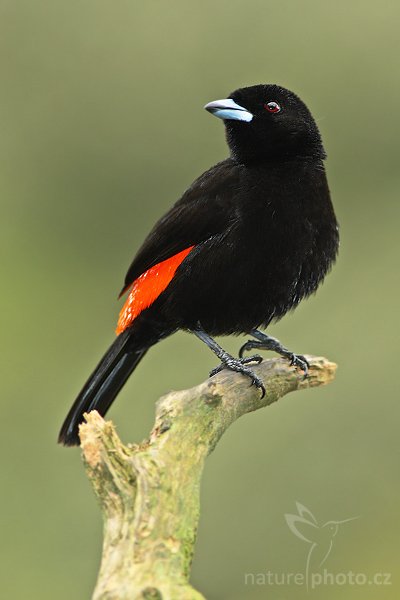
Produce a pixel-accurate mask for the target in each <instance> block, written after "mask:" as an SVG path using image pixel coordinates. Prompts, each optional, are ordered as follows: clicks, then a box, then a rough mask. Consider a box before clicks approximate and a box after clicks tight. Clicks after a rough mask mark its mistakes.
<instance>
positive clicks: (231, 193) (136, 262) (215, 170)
mask: <svg viewBox="0 0 400 600" xmlns="http://www.w3.org/2000/svg"><path fill="white" fill-rule="evenodd" d="M239 178H240V168H239V166H238V165H237V164H236V163H234V162H233V161H232V160H231V159H227V160H224V161H222V162H220V163H218V164H217V165H215V166H214V167H212V168H211V169H209V170H208V171H206V172H205V173H203V175H201V176H200V177H199V178H198V179H196V180H195V181H194V182H193V183H192V185H191V186H190V188H188V189H187V190H186V192H185V193H184V194H183V196H182V197H181V198H180V199H179V200H178V201H177V202H176V203H175V204H174V206H173V207H172V208H171V209H170V210H169V211H168V212H167V213H166V214H165V215H164V216H163V217H162V218H161V219H160V220H159V221H158V222H157V223H156V224H155V226H154V227H153V229H152V230H151V232H150V233H149V235H148V236H147V238H146V239H145V241H144V242H143V245H142V247H141V248H140V249H139V251H138V253H137V254H136V256H135V258H134V259H133V262H132V264H131V266H130V267H129V269H128V272H127V274H126V277H125V284H124V287H123V289H122V292H121V295H122V294H123V293H124V291H125V290H126V289H127V288H128V287H129V286H130V285H131V284H132V283H133V282H134V281H135V279H137V278H138V277H139V275H141V274H142V273H144V272H145V271H147V269H150V268H151V267H153V266H154V265H156V264H157V263H159V262H161V261H163V260H166V259H167V258H170V257H171V256H173V255H174V254H177V253H178V252H181V251H182V250H185V248H188V247H189V246H193V245H196V244H199V243H200V242H204V241H205V240H207V239H208V238H210V237H212V236H213V235H216V234H218V233H222V232H223V231H225V229H226V228H227V227H228V226H229V222H230V220H231V219H232V217H234V216H235V208H234V205H235V202H234V199H235V195H236V194H237V189H238V184H239Z"/></svg>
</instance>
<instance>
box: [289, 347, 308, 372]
mask: <svg viewBox="0 0 400 600" xmlns="http://www.w3.org/2000/svg"><path fill="white" fill-rule="evenodd" d="M288 358H289V360H290V365H291V366H294V367H297V368H298V369H301V370H302V371H304V375H303V379H306V378H307V377H308V371H309V369H310V363H309V362H308V360H307V359H306V357H305V356H303V355H302V354H293V352H292V353H291V354H290V356H288Z"/></svg>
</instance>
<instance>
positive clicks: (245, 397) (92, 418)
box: [80, 357, 336, 600]
mask: <svg viewBox="0 0 400 600" xmlns="http://www.w3.org/2000/svg"><path fill="white" fill-rule="evenodd" d="M308 359H309V362H310V373H309V377H308V378H307V379H306V380H303V378H302V375H301V373H299V372H298V371H296V370H295V369H294V368H293V367H290V366H289V365H288V362H287V361H286V360H284V359H272V360H267V361H264V362H262V363H261V364H260V365H258V366H256V367H254V370H255V371H256V372H257V373H258V375H259V376H261V377H262V379H263V381H264V383H265V387H266V390H267V393H266V395H265V397H264V398H262V399H261V398H260V393H259V391H258V390H257V389H256V388H255V387H254V386H252V387H249V383H248V379H246V378H244V377H243V376H241V375H237V374H234V373H232V372H229V371H223V372H222V373H220V374H219V375H217V376H215V377H213V378H212V379H208V380H207V381H206V382H204V383H202V384H201V385H198V386H197V387H194V388H192V389H189V390H184V391H180V392H171V393H170V394H168V395H166V396H164V397H163V398H161V399H160V400H159V401H158V403H157V410H156V420H155V425H154V428H153V430H152V432H151V434H150V438H149V440H146V441H145V442H143V443H142V444H139V445H128V446H125V445H123V444H122V442H121V441H120V439H119V438H118V436H117V434H116V432H115V429H114V426H113V424H112V423H111V422H105V421H104V420H103V419H102V418H101V417H100V415H99V414H98V413H97V412H95V411H93V412H91V413H90V414H89V415H87V416H86V420H87V423H85V424H83V425H81V428H80V438H81V445H82V451H83V458H84V462H85V466H86V470H87V474H88V476H89V479H90V480H91V482H92V485H93V487H94V491H95V493H96V496H97V498H98V500H99V502H100V506H101V509H102V512H103V517H104V543H103V557H102V561H101V567H100V573H99V577H98V581H97V585H96V589H95V592H94V596H93V598H94V599H95V600H100V599H101V600H105V599H107V600H128V599H129V600H138V599H141V600H145V599H146V600H150V599H152V600H161V599H163V600H200V599H202V598H203V596H202V595H201V594H200V593H199V592H197V591H196V590H194V589H193V588H192V587H191V586H190V584H189V583H188V580H189V573H190V565H191V561H192V555H193V548H194V542H195V539H196V532H197V525H198V520H199V491H200V480H201V474H202V471H203V466H204V460H205V458H206V457H207V455H208V454H209V453H210V452H211V451H212V450H213V449H214V447H215V445H216V444H217V442H218V440H219V439H220V437H221V436H222V434H223V433H224V431H226V429H227V428H228V427H229V426H230V425H231V423H233V422H234V421H235V420H236V419H238V418H239V417H240V416H241V415H243V414H245V413H248V412H251V411H254V410H257V409H259V408H262V407H264V406H268V405H269V404H272V403H273V402H275V401H276V400H278V399H279V398H281V397H282V396H284V395H285V394H287V393H288V392H292V391H295V390H301V389H305V388H308V387H314V386H318V385H324V384H327V383H329V382H331V381H332V380H333V378H334V374H335V370H336V365H335V364H334V363H331V362H329V361H328V360H326V359H325V358H315V357H308Z"/></svg>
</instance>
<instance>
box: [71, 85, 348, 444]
mask: <svg viewBox="0 0 400 600" xmlns="http://www.w3.org/2000/svg"><path fill="white" fill-rule="evenodd" d="M205 108H206V110H208V111H209V112H210V113H211V114H213V115H215V116H216V117H219V118H220V119H223V121H224V123H225V128H226V138H227V142H228V146H229V149H230V157H229V158H227V159H226V160H223V161H222V162H220V163H218V164H217V165H215V166H214V167H211V169H209V170H208V171H206V172H205V173H203V175H201V176H200V177H199V178H198V179H196V181H195V182H194V183H193V184H192V185H191V186H190V187H189V189H188V190H186V192H184V194H183V196H182V197H181V198H180V200H178V202H176V204H175V205H174V206H173V207H172V208H171V209H170V210H169V211H168V212H167V213H166V214H165V215H164V216H163V217H162V218H161V219H160V220H159V221H158V223H156V225H155V226H154V228H153V229H152V231H151V232H150V234H149V235H148V236H147V238H146V240H145V241H144V243H143V245H142V247H141V248H140V249H139V251H138V253H137V254H136V257H135V258H134V260H133V262H132V264H131V266H130V267H129V270H128V273H127V276H126V279H125V284H124V287H123V290H122V292H121V294H123V293H125V292H129V295H128V298H127V300H126V302H125V305H124V306H123V308H122V310H121V313H120V318H119V322H118V327H117V334H118V336H117V338H116V340H115V341H114V343H113V344H112V345H111V347H110V348H109V349H108V350H107V352H106V354H105V355H104V357H103V358H102V360H101V361H100V363H99V365H98V366H97V367H96V369H95V370H94V372H93V373H92V375H91V376H90V377H89V379H88V381H87V382H86V384H85V385H84V387H83V389H82V391H81V392H80V394H79V396H78V397H77V399H76V400H75V403H74V405H73V406H72V408H71V410H70V412H69V413H68V415H67V418H66V419H65V422H64V424H63V426H62V428H61V432H60V435H59V441H60V442H61V443H63V444H65V445H75V444H79V437H78V426H79V423H80V422H81V421H82V419H83V413H85V412H89V411H91V410H94V409H96V410H98V411H99V413H100V414H102V415H104V414H105V413H106V411H107V410H108V408H109V407H110V405H111V403H112V402H113V400H114V398H115V397H116V395H117V394H118V392H119V391H120V389H121V388H122V386H123V385H124V383H125V382H126V380H127V379H128V377H129V375H130V374H131V373H132V371H133V370H134V369H135V368H136V366H137V365H138V363H139V362H140V360H141V359H142V358H143V356H144V354H145V353H146V352H147V350H148V349H149V348H150V347H151V346H152V345H153V344H156V343H157V342H159V341H160V340H161V339H163V338H166V337H167V336H169V335H171V334H172V333H174V332H175V331H177V330H178V329H184V330H187V331H190V332H192V333H194V334H195V335H196V336H197V337H198V338H199V339H200V340H201V341H203V342H205V343H206V344H207V346H208V347H209V348H210V349H211V350H212V351H213V352H214V353H215V354H216V355H217V356H218V358H219V359H220V361H221V365H220V366H219V367H217V368H216V369H214V371H212V372H211V374H214V373H216V372H218V371H219V370H221V369H222V368H228V369H231V370H233V371H237V372H239V373H242V374H243V375H245V376H247V377H249V378H250V380H251V382H252V383H253V384H254V385H256V386H257V387H258V388H259V389H260V391H261V393H262V394H264V392H265V390H264V386H263V383H262V381H261V380H260V379H259V378H258V377H257V376H256V375H255V373H254V372H253V371H252V370H251V368H250V367H249V366H248V364H249V363H251V362H259V361H260V360H261V357H260V356H258V355H256V356H254V357H248V358H242V355H243V352H244V351H246V350H250V349H253V348H257V349H266V350H274V351H276V352H278V353H280V354H281V355H283V356H285V357H287V358H288V359H289V360H290V361H291V363H292V364H294V365H296V366H297V367H299V368H300V369H302V370H303V371H304V373H305V375H306V374H307V367H308V365H307V361H306V359H305V358H304V357H303V356H301V355H295V354H294V353H292V352H290V351H289V350H287V349H286V348H285V347H283V346H282V345H281V344H280V342H279V341H278V340H276V339H274V338H271V337H269V336H267V335H266V334H265V333H262V332H261V331H259V328H260V327H263V328H265V327H267V326H268V325H269V324H270V323H271V321H276V320H278V319H280V318H281V317H282V316H283V315H284V314H285V313H286V312H287V311H289V310H291V309H293V308H294V307H296V306H297V304H298V303H299V302H300V300H302V299H303V298H305V297H307V296H309V295H310V294H312V293H313V292H315V290H316V289H317V287H318V285H319V284H320V283H321V282H322V280H323V279H324V277H325V275H326V273H327V272H328V271H329V269H330V267H331V265H332V263H333V262H334V260H335V258H336V254H337V250H338V244H339V237H338V226H337V221H336V218H335V214H334V211H333V207H332V203H331V200H330V195H329V189H328V183H327V179H326V174H325V169H324V164H323V161H324V159H325V158H326V155H325V151H324V148H323V145H322V141H321V136H320V133H319V131H318V127H317V125H316V123H315V121H314V119H313V117H312V115H311V113H310V111H309V110H308V108H307V107H306V106H305V104H304V103H303V102H302V101H301V100H300V98H298V96H296V95H295V94H294V93H293V92H290V91H289V90H287V89H285V88H283V87H280V86H278V85H255V86H252V87H247V88H242V89H238V90H236V91H235V92H233V93H232V94H231V95H230V96H229V98H227V99H224V100H217V101H216V102H210V103H209V104H207V105H206V106H205ZM229 334H248V335H250V336H251V337H252V338H254V339H252V340H250V341H248V342H247V343H245V344H244V346H242V348H241V350H240V358H234V357H233V356H231V355H229V354H228V353H227V352H225V351H224V350H223V349H222V348H221V347H220V346H219V345H218V344H217V343H216V342H215V341H214V339H213V338H212V337H211V336H218V335H229Z"/></svg>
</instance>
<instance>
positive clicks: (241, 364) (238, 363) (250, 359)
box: [210, 354, 265, 398]
mask: <svg viewBox="0 0 400 600" xmlns="http://www.w3.org/2000/svg"><path fill="white" fill-rule="evenodd" d="M260 362H262V356H260V355H259V354H255V355H254V356H247V357H246V358H233V356H227V357H226V358H224V360H223V362H222V363H221V364H220V365H218V367H215V369H213V370H212V371H210V377H213V375H216V374H217V373H220V372H221V371H222V370H223V369H229V370H230V371H235V372H236V373H241V374H242V375H245V376H246V377H249V378H250V379H251V385H255V386H256V388H258V389H259V390H261V398H264V396H265V387H264V384H263V382H262V380H261V379H260V378H259V377H257V375H256V374H255V373H254V371H252V369H249V368H248V367H247V366H246V365H248V364H249V363H256V364H260Z"/></svg>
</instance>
